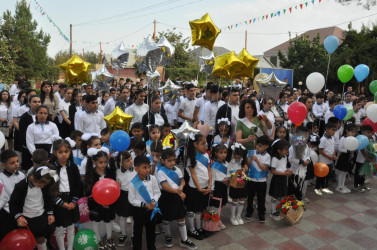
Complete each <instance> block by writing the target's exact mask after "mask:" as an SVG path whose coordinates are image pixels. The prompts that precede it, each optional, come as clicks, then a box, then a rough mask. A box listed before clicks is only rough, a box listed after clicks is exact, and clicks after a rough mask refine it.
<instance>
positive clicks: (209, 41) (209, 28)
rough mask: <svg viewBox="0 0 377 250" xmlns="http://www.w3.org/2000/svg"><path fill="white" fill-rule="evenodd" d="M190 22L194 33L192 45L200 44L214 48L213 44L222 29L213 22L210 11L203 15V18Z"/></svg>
mask: <svg viewBox="0 0 377 250" xmlns="http://www.w3.org/2000/svg"><path fill="white" fill-rule="evenodd" d="M189 23H190V27H191V34H192V46H194V45H198V46H201V47H206V48H207V49H209V50H212V49H213V44H214V43H215V40H216V38H217V36H218V35H219V34H220V30H219V29H218V28H217V27H216V25H215V24H214V23H213V22H212V19H211V17H210V16H209V15H208V13H206V14H205V15H204V16H202V18H200V19H196V20H193V21H190V22H189Z"/></svg>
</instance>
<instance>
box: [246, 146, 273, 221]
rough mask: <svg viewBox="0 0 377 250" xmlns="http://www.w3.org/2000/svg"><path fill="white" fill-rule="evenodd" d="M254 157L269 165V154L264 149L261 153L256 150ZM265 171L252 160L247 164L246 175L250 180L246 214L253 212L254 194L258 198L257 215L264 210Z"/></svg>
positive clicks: (261, 214)
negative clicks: (247, 170)
mask: <svg viewBox="0 0 377 250" xmlns="http://www.w3.org/2000/svg"><path fill="white" fill-rule="evenodd" d="M256 157H257V158H258V160H259V162H260V163H261V164H263V165H265V166H270V162H271V156H270V155H269V154H268V153H267V151H264V152H263V153H262V154H260V153H258V152H256ZM267 173H268V170H267V169H266V170H265V171H262V170H261V169H260V168H259V166H258V164H256V163H255V162H254V161H252V163H251V164H250V165H249V172H248V176H249V177H250V181H249V182H248V183H247V194H248V195H247V210H246V212H247V214H252V213H253V212H254V208H253V200H254V196H255V194H256V195H257V200H258V215H259V216H263V215H264V214H265V212H266V206H265V203H266V192H267Z"/></svg>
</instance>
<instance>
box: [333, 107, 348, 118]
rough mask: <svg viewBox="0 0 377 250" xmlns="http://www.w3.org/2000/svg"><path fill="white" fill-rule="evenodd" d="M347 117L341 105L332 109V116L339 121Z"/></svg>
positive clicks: (345, 109)
mask: <svg viewBox="0 0 377 250" xmlns="http://www.w3.org/2000/svg"><path fill="white" fill-rule="evenodd" d="M346 115H347V108H346V107H345V106H343V105H336V106H335V108H334V116H335V117H336V118H338V119H339V120H343V119H344V117H346Z"/></svg>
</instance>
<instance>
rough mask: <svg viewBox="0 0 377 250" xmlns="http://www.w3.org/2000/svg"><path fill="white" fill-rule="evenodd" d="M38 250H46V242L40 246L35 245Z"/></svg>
mask: <svg viewBox="0 0 377 250" xmlns="http://www.w3.org/2000/svg"><path fill="white" fill-rule="evenodd" d="M37 246H38V249H39V250H47V246H46V241H45V242H43V243H42V244H37Z"/></svg>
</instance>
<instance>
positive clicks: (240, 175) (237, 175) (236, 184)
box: [229, 169, 250, 188]
mask: <svg viewBox="0 0 377 250" xmlns="http://www.w3.org/2000/svg"><path fill="white" fill-rule="evenodd" d="M229 178H230V184H229V185H230V186H231V187H233V188H244V187H245V183H246V182H247V181H250V178H249V177H248V176H247V175H246V173H245V172H244V171H242V169H238V170H237V171H235V172H233V173H231V174H230V175H229Z"/></svg>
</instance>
